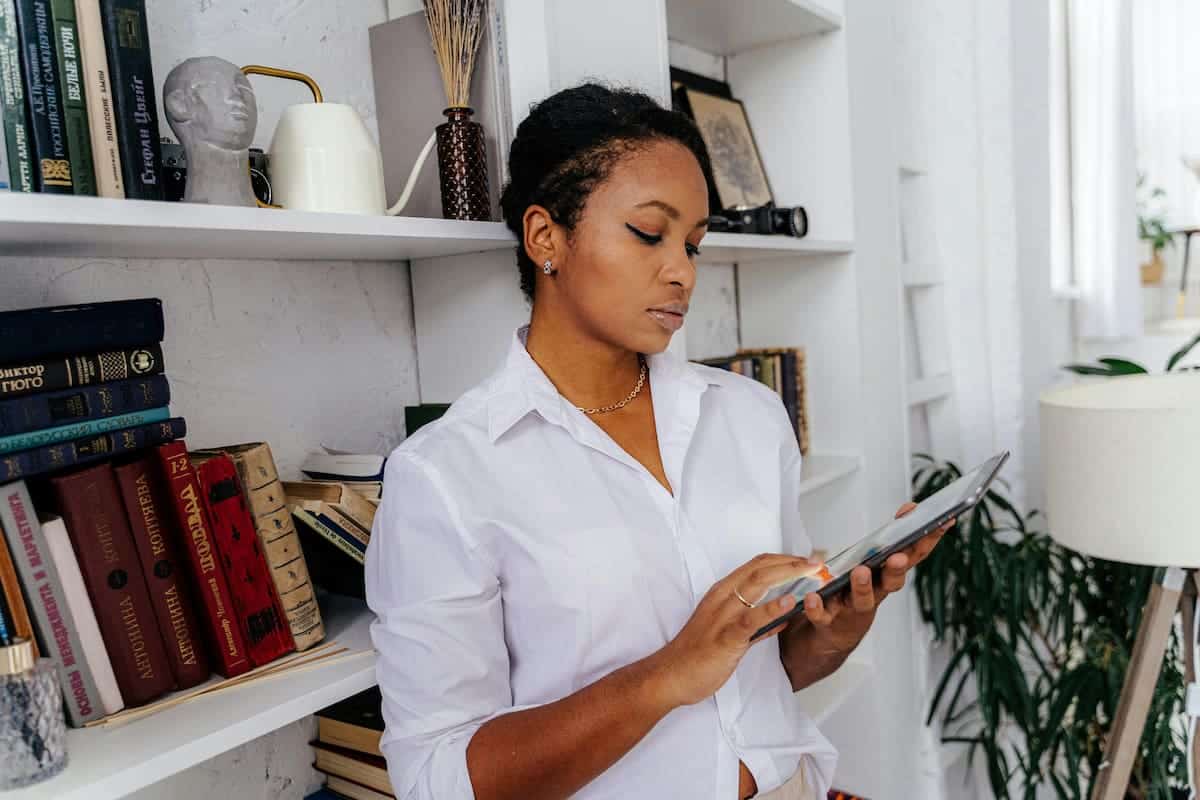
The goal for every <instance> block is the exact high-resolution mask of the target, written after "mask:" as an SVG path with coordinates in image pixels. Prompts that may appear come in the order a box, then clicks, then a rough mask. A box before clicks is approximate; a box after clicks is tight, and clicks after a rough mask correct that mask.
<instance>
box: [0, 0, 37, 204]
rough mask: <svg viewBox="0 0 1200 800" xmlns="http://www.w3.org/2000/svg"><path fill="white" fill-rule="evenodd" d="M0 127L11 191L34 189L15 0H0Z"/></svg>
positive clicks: (34, 181) (35, 187) (35, 185)
mask: <svg viewBox="0 0 1200 800" xmlns="http://www.w3.org/2000/svg"><path fill="white" fill-rule="evenodd" d="M0 128H3V129H4V148H5V155H6V156H7V159H6V160H7V162H8V187H9V189H11V190H12V191H14V192H36V191H37V182H36V179H35V177H34V173H33V152H32V151H31V150H30V142H29V112H28V111H27V110H26V108H25V83H24V79H23V78H22V77H21V42H20V38H19V36H18V35H17V10H16V5H15V3H14V0H0Z"/></svg>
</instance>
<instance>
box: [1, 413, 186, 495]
mask: <svg viewBox="0 0 1200 800" xmlns="http://www.w3.org/2000/svg"><path fill="white" fill-rule="evenodd" d="M186 434H187V423H185V422H184V421H183V419H182V418H181V417H172V418H171V419H168V420H166V421H164V422H152V423H150V424H149V425H139V426H137V427H136V428H122V429H121V430H119V431H112V432H110V433H101V434H97V435H96V436H88V437H85V438H83V439H74V440H72V441H70V442H64V443H62V444H52V445H47V446H46V447H39V448H37V449H34V450H24V451H22V452H20V453H10V454H8V455H5V456H0V483H4V482H6V481H10V480H17V479H18V478H32V477H35V476H37V475H44V474H46V473H48V472H55V471H57V470H60V469H65V468H66V467H74V466H82V465H84V464H90V463H91V462H93V461H98V460H100V459H102V458H108V457H111V456H115V455H120V454H121V453H128V452H131V451H133V450H141V449H142V448H143V447H153V446H155V445H159V444H162V443H164V442H170V441H173V440H175V439H181V438H183V437H184V436H185V435H186Z"/></svg>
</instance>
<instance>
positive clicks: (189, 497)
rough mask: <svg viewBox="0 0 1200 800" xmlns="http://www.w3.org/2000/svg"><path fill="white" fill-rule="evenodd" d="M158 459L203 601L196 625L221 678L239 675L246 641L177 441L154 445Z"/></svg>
mask: <svg viewBox="0 0 1200 800" xmlns="http://www.w3.org/2000/svg"><path fill="white" fill-rule="evenodd" d="M158 460H159V462H160V463H161V464H162V467H163V473H164V474H165V475H166V477H167V493H168V495H169V496H170V499H171V505H172V506H173V507H174V509H175V518H176V519H177V520H178V521H179V527H180V528H181V529H182V530H183V532H184V536H183V543H184V548H183V549H184V552H186V553H187V556H188V561H189V562H190V563H191V565H192V577H193V578H194V579H195V581H196V585H197V587H198V590H199V591H198V594H199V595H200V599H201V601H202V602H203V603H204V609H205V612H206V613H204V614H201V622H202V624H203V625H204V627H205V629H206V630H207V632H208V643H209V652H210V653H212V654H213V661H214V664H213V666H214V667H215V668H216V671H217V672H218V673H219V674H221V675H223V676H225V677H226V678H231V677H233V676H234V675H240V674H241V673H243V672H246V671H247V670H249V669H250V658H249V656H248V655H247V653H246V640H245V638H244V637H243V636H242V630H241V628H240V627H238V621H237V614H236V612H235V611H234V607H233V596H232V595H231V594H230V592H229V584H228V583H226V581H225V572H224V570H222V569H221V565H220V564H219V563H218V562H217V548H216V543H215V541H214V540H213V535H212V526H211V524H210V522H209V519H208V510H207V508H206V507H205V504H204V494H203V492H202V491H201V489H200V481H199V480H198V479H197V478H196V472H195V470H193V469H192V462H191V461H190V460H189V459H188V454H187V445H186V444H184V443H183V441H182V440H176V441H174V442H170V443H168V444H164V445H160V446H159V447H158Z"/></svg>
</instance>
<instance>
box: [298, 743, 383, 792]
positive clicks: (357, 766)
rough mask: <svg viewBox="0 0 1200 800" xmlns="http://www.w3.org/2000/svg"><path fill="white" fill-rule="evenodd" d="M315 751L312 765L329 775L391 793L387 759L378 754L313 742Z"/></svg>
mask: <svg viewBox="0 0 1200 800" xmlns="http://www.w3.org/2000/svg"><path fill="white" fill-rule="evenodd" d="M312 746H313V750H314V751H316V763H315V764H314V766H315V767H316V768H317V769H319V770H321V772H324V773H326V774H329V775H337V776H338V777H339V778H345V779H346V780H350V781H354V782H355V783H357V784H359V785H360V786H366V787H368V788H370V789H374V790H375V791H377V792H383V793H384V794H389V795H390V794H393V791H392V781H391V779H390V778H389V777H388V771H387V761H385V760H384V759H383V758H381V757H379V756H369V755H366V754H365V753H358V752H355V751H354V750H349V749H347V748H345V747H337V746H336V745H331V744H325V743H324V742H320V741H317V742H313V744H312Z"/></svg>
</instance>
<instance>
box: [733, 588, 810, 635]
mask: <svg viewBox="0 0 1200 800" xmlns="http://www.w3.org/2000/svg"><path fill="white" fill-rule="evenodd" d="M795 607H796V598H794V597H792V596H791V595H790V594H785V595H784V596H783V597H780V598H778V599H775V600H772V601H771V602H769V603H763V604H762V605H760V606H757V607H756V608H748V609H746V610H745V611H744V612H743V613H742V615H741V616H740V617H738V619H737V622H736V623H735V624H734V625H733V626H731V627H732V628H734V629H735V631H734V633H735V636H736V637H737V639H738V640H739V641H742V642H744V641H746V640H748V639H749V638H750V637H751V636H753V635H754V632H755V631H758V630H761V629H762V628H763V627H765V626H767V625H770V624H771V623H772V622H774V621H775V620H777V619H779V617H781V616H783V615H784V614H786V613H787V612H789V611H791V610H792V609H793V608H795ZM786 627H787V625H782V624H781V625H777V626H775V627H774V628H772V629H771V630H769V631H767V632H766V633H764V634H763V635H762V636H760V637H758V639H755V640H754V641H756V642H757V641H759V639H765V638H767V637H768V636H775V635H776V634H778V633H781V632H782V631H783V629H784V628H786Z"/></svg>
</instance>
